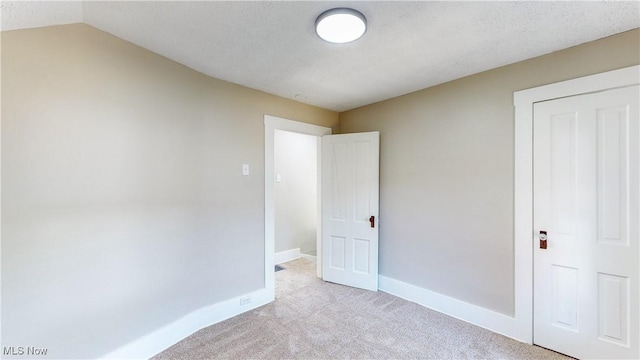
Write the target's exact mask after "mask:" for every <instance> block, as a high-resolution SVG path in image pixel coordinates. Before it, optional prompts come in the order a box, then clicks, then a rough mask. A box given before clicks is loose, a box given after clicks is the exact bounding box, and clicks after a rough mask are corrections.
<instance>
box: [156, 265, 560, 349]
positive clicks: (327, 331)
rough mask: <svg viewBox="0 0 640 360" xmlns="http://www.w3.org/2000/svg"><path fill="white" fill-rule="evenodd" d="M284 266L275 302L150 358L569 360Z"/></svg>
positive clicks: (378, 294) (307, 268)
mask: <svg viewBox="0 0 640 360" xmlns="http://www.w3.org/2000/svg"><path fill="white" fill-rule="evenodd" d="M283 266H284V267H285V270H282V271H278V272H276V274H275V276H276V289H275V290H276V300H275V301H274V302H273V303H271V304H268V305H265V306H262V307H260V308H257V309H255V310H253V311H249V312H247V313H244V314H242V315H239V316H236V317H234V318H231V319H229V320H226V321H223V322H221V323H218V324H215V325H212V326H209V327H207V328H204V329H202V330H200V331H198V332H196V333H195V334H193V335H191V336H189V337H188V338H186V339H184V340H183V341H181V342H179V343H177V344H175V345H174V346H172V347H170V348H169V349H167V350H165V351H164V352H162V353H160V354H158V355H156V356H155V357H154V359H158V360H159V359H558V360H560V359H571V358H568V357H565V356H563V355H560V354H558V353H555V352H552V351H549V350H546V349H543V348H540V347H537V346H531V345H527V344H523V343H520V342H518V341H516V340H512V339H510V338H507V337H504V336H502V335H498V334H495V333H492V332H491V331H488V330H485V329H482V328H479V327H477V326H474V325H471V324H468V323H465V322H463V321H460V320H457V319H454V318H451V317H449V316H446V315H443V314H440V313H438V312H435V311H432V310H429V309H426V308H424V307H422V306H420V305H417V304H414V303H412V302H409V301H406V300H403V299H400V298H397V297H395V296H392V295H389V294H387V293H384V292H381V291H378V292H370V291H365V290H359V289H353V288H350V287H346V286H341V285H336V284H331V283H325V282H323V281H322V280H320V279H318V278H316V277H315V263H313V262H311V261H309V260H307V259H298V260H294V261H290V262H288V263H286V264H283Z"/></svg>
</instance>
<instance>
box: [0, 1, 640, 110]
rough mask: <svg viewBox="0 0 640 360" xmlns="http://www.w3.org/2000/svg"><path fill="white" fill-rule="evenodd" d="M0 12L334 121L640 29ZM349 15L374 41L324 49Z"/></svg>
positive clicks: (437, 9)
mask: <svg viewBox="0 0 640 360" xmlns="http://www.w3.org/2000/svg"><path fill="white" fill-rule="evenodd" d="M0 6H1V11H2V24H1V26H2V30H11V29H21V28H28V27H38V26H47V25H53V24H63V23H72V22H85V23H87V24H89V25H91V26H94V27H96V28H98V29H101V30H104V31H107V32H109V33H111V34H114V35H116V36H118V37H120V38H123V39H125V40H127V41H130V42H133V43H135V44H137V45H140V46H142V47H144V48H147V49H149V50H151V51H154V52H156V53H158V54H161V55H164V56H166V57H168V58H170V59H173V60H175V61H177V62H179V63H182V64H184V65H186V66H189V67H191V68H193V69H195V70H197V71H200V72H202V73H205V74H208V75H210V76H213V77H216V78H219V79H223V80H227V81H230V82H233V83H237V84H241V85H244V86H247V87H250V88H254V89H259V90H262V91H265V92H268V93H272V94H276V95H280V96H283V97H286V98H290V99H295V100H298V101H301V102H304V103H308V104H312V105H316V106H320V107H323V108H327V109H332V110H336V111H344V110H348V109H353V108H356V107H359V106H363V105H366V104H370V103H373V102H377V101H381V100H385V99H388V98H392V97H396V96H399V95H403V94H406V93H409V92H412V91H416V90H419V89H423V88H426V87H429V86H433V85H436V84H440V83H443V82H446V81H450V80H453V79H457V78H460V77H463V76H466V75H470V74H473V73H478V72H481V71H485V70H488V69H492V68H496V67H499V66H502V65H506V64H510V63H514V62H517V61H521V60H524V59H528V58H531V57H535V56H539V55H543V54H547V53H550V52H553V51H557V50H560V49H564V48H567V47H571V46H574V45H578V44H581V43H585V42H588V41H592V40H595V39H599V38H603V37H606V36H609V35H613V34H616V33H620V32H623V31H626V30H630V29H633V28H637V27H640V2H638V1H630V2H617V1H607V2H600V1H596V2H584V1H567V2H529V1H520V2H480V1H477V2H452V1H449V2H428V1H421V2H420V1H419V2H376V1H371V2H370V1H346V2H333V1H319V2H315V1H303V2H286V1H261V2H241V1H209V2H191V1H179V2H165V1H142V2H120V1H104V2H103V1H86V2H8V1H2V3H1V4H0ZM345 6H346V7H353V8H355V9H357V10H359V11H360V12H362V13H363V14H364V15H365V16H366V17H367V20H368V25H369V28H368V30H367V33H366V34H365V35H364V37H362V38H361V39H360V40H358V41H356V42H354V43H351V44H342V45H336V44H329V43H325V42H323V41H321V40H320V39H319V38H318V37H317V36H316V35H315V32H314V28H313V26H314V21H315V19H316V17H317V16H318V15H319V14H320V13H322V12H323V11H324V10H327V9H329V8H332V7H345ZM639 56H640V54H639Z"/></svg>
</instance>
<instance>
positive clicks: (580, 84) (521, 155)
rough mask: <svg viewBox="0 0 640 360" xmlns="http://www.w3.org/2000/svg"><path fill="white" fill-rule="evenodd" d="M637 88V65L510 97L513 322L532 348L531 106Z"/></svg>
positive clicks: (522, 92) (639, 79) (518, 93)
mask: <svg viewBox="0 0 640 360" xmlns="http://www.w3.org/2000/svg"><path fill="white" fill-rule="evenodd" d="M638 84H640V65H635V66H630V67H627V68H623V69H619V70H613V71H608V72H605V73H601V74H596V75H591V76H585V77H581V78H577V79H573V80H567V81H563V82H559V83H555V84H550V85H544V86H540V87H535V88H531V89H527V90H522V91H516V92H515V93H514V94H513V102H514V106H515V159H514V160H515V172H514V174H515V179H514V181H515V187H514V200H515V203H514V241H515V244H514V250H515V254H514V261H515V262H514V264H515V269H514V270H515V319H516V322H517V323H518V324H519V325H518V328H519V332H520V334H521V335H522V337H520V339H522V340H526V339H529V343H530V344H533V270H534V269H533V241H534V230H535V229H534V228H533V104H534V103H536V102H541V101H547V100H553V99H558V98H562V97H568V96H575V95H582V94H588V93H594V92H600V91H605V90H609V89H615V88H622V87H627V86H633V85H638Z"/></svg>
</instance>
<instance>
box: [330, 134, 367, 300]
mask: <svg viewBox="0 0 640 360" xmlns="http://www.w3.org/2000/svg"><path fill="white" fill-rule="evenodd" d="M379 139H380V133H379V132H368V133H356V134H342V135H325V136H323V137H322V278H323V279H324V280H325V281H330V282H334V283H338V284H343V285H348V286H353V287H358V288H362V289H367V290H373V291H377V290H378V173H379V171H378V161H379V143H380V140H379Z"/></svg>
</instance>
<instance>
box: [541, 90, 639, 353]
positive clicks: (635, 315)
mask: <svg viewBox="0 0 640 360" xmlns="http://www.w3.org/2000/svg"><path fill="white" fill-rule="evenodd" d="M639 99H640V94H639V87H638V86H633V87H628V88H622V89H615V90H609V91H605V92H600V93H594V94H587V95H580V96H574V97H568V98H563V99H558V100H551V101H546V102H541V103H537V104H536V105H535V106H534V125H533V126H534V141H533V144H534V229H535V232H536V233H535V234H534V235H535V236H536V238H535V242H534V343H535V344H537V345H540V346H543V347H546V348H549V349H552V350H555V351H558V352H561V353H564V354H567V355H570V356H573V357H576V358H580V359H589V358H598V359H619V358H620V359H622V358H626V359H638V358H639V357H640V351H639V350H638V349H639V344H638V342H639V341H640V331H639V329H638V326H639V325H640V313H639V310H640V309H639V307H640V306H639V303H638V301H639V295H638V292H639V287H640V277H639V273H640V271H639V269H640V248H639V246H640V244H639V243H638V242H639V241H638V238H639V236H640V233H639V231H638V226H639V224H638V223H639V219H640V212H639V209H638V208H639V202H640V192H639V180H638V177H639V176H638V171H639V167H640V149H639V145H638V143H639V140H640V126H639V119H638V102H639ZM541 231H546V238H547V240H546V249H544V248H543V247H544V246H543V245H544V244H543V241H542V239H544V234H542V236H541Z"/></svg>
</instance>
